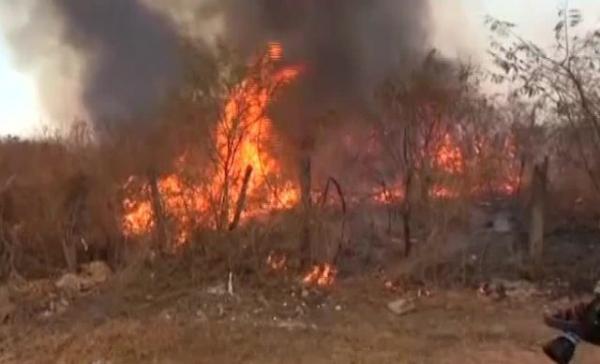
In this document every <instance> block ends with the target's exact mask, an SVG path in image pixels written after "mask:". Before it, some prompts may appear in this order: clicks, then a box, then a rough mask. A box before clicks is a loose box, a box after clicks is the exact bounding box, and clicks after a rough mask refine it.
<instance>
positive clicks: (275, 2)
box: [223, 0, 429, 124]
mask: <svg viewBox="0 0 600 364" xmlns="http://www.w3.org/2000/svg"><path fill="white" fill-rule="evenodd" d="M223 2H224V3H225V4H226V5H225V25H226V36H227V37H228V39H229V41H230V42H232V43H233V44H235V45H236V47H237V48H239V49H241V50H242V51H244V52H246V53H247V54H250V53H252V52H255V51H256V49H258V48H259V47H263V46H264V45H265V44H266V43H267V42H269V41H278V42H281V43H282V44H283V46H284V49H285V52H286V58H285V59H286V61H288V62H290V63H302V64H304V65H305V66H306V73H305V74H304V75H303V76H302V78H301V81H300V83H301V85H299V86H298V87H297V89H296V90H294V91H293V92H291V93H292V94H291V95H289V97H287V100H285V99H284V100H283V101H282V103H283V104H286V107H285V108H286V109H287V110H286V115H287V116H286V118H287V119H290V117H291V118H292V119H303V120H293V123H294V124H298V123H300V124H306V123H310V122H311V120H310V119H312V118H318V117H320V114H322V113H324V112H327V111H328V110H337V111H343V110H348V109H352V110H353V111H357V110H356V109H358V108H364V109H369V108H370V106H371V105H372V102H371V101H372V100H373V95H374V91H375V89H376V88H377V87H378V85H380V84H381V83H382V82H383V81H384V80H385V78H386V77H389V76H390V75H391V74H397V73H398V72H403V70H404V71H408V70H409V69H410V68H411V66H412V65H414V62H415V61H417V60H419V59H420V58H421V56H422V55H423V54H424V52H426V51H427V41H428V32H427V28H428V12H429V5H428V1H424V0H251V1H249V0H224V1H223ZM290 109H293V112H292V113H290V112H289V111H290Z"/></svg>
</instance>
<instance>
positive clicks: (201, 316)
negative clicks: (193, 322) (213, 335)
mask: <svg viewBox="0 0 600 364" xmlns="http://www.w3.org/2000/svg"><path fill="white" fill-rule="evenodd" d="M196 319H197V320H198V321H199V322H207V321H208V316H207V315H206V313H204V311H202V310H201V309H197V310H196Z"/></svg>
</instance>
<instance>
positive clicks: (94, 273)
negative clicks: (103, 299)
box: [81, 261, 113, 284]
mask: <svg viewBox="0 0 600 364" xmlns="http://www.w3.org/2000/svg"><path fill="white" fill-rule="evenodd" d="M81 270H82V273H83V274H85V275H86V276H88V277H89V278H90V279H91V280H92V281H93V282H94V283H96V284H100V283H104V282H106V281H108V280H109V279H110V277H111V276H112V274H113V272H112V269H110V267H109V266H108V264H106V263H105V262H103V261H94V262H91V263H88V264H84V265H83V266H82V267H81Z"/></svg>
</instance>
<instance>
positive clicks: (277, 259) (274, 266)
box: [267, 252, 287, 272]
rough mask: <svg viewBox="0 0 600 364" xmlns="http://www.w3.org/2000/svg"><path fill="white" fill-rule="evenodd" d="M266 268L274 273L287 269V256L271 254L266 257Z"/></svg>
mask: <svg viewBox="0 0 600 364" xmlns="http://www.w3.org/2000/svg"><path fill="white" fill-rule="evenodd" d="M267 266H268V267H269V269H270V270H272V271H274V272H280V271H283V270H285V269H286V268H287V256H286V255H285V254H278V253H275V252H271V254H269V256H268V257H267Z"/></svg>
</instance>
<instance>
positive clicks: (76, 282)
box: [55, 261, 112, 294]
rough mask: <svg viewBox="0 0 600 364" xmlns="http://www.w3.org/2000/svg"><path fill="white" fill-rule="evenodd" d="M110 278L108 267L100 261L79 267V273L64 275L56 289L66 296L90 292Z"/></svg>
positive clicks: (58, 281)
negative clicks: (66, 294)
mask: <svg viewBox="0 0 600 364" xmlns="http://www.w3.org/2000/svg"><path fill="white" fill-rule="evenodd" d="M111 276H112V270H111V269H110V267H109V266H108V265H107V264H106V263H104V262H101V261H95V262H91V263H88V264H84V265H82V266H81V272H80V273H65V274H64V275H63V276H62V277H60V278H59V279H58V280H57V281H56V282H55V285H56V288H58V289H59V290H61V291H64V292H65V293H68V294H77V293H82V292H86V291H89V290H92V289H94V288H96V287H98V286H99V285H101V284H103V283H106V282H107V281H108V280H109V279H110V277H111Z"/></svg>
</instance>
